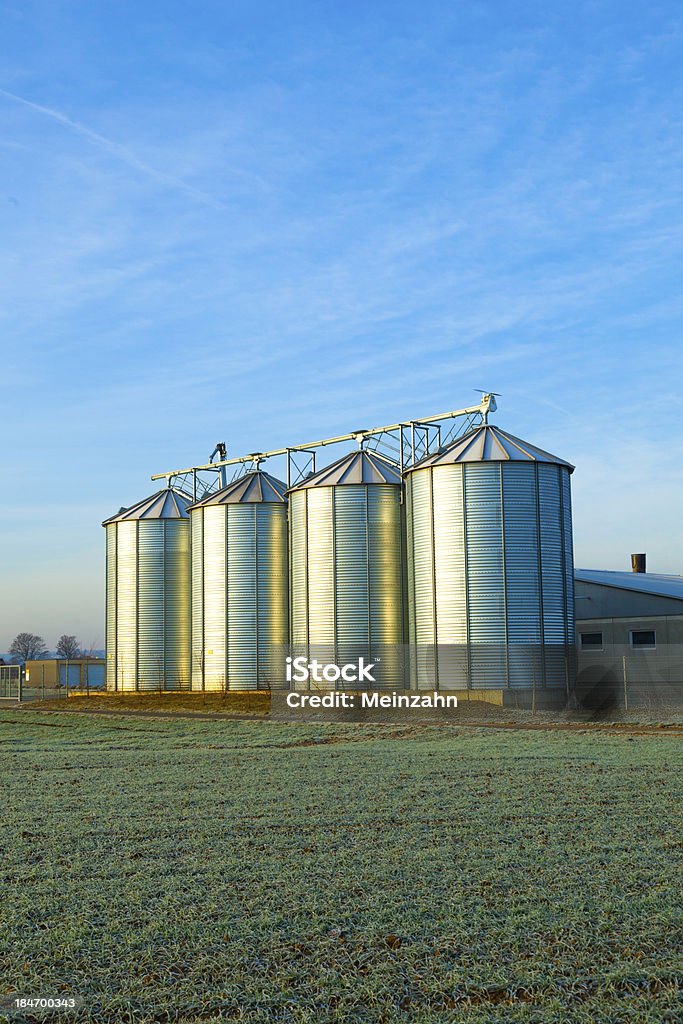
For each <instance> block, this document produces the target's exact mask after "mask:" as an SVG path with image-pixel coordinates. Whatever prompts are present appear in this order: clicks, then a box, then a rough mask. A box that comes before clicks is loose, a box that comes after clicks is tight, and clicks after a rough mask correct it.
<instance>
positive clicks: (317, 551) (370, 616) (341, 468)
mask: <svg viewBox="0 0 683 1024" xmlns="http://www.w3.org/2000/svg"><path fill="white" fill-rule="evenodd" d="M401 496H402V482H401V476H400V472H399V470H398V467H397V466H395V465H394V464H393V463H392V462H389V461H388V460H387V459H385V458H383V457H382V456H380V455H378V454H377V453H375V452H370V451H365V450H360V451H356V452H351V453H349V454H347V455H345V456H343V457H342V458H341V459H338V460H337V461H336V462H334V463H332V465H330V466H326V467H325V468H324V469H322V470H320V471H319V472H317V473H314V474H313V475H312V476H310V477H308V478H307V479H305V480H304V481H303V482H302V483H299V484H298V485H297V486H295V487H294V488H292V490H291V491H290V492H289V518H290V581H291V589H290V593H291V598H290V609H291V610H290V614H291V645H292V656H293V657H297V656H298V657H305V658H307V659H308V661H309V662H310V661H311V660H312V659H313V658H315V659H318V660H319V661H321V662H322V663H324V664H325V665H328V666H330V670H331V675H329V676H328V675H326V676H325V679H326V682H322V683H318V684H317V685H322V686H336V687H337V688H341V689H351V688H353V682H354V680H353V679H352V678H351V677H349V676H347V677H346V679H345V680H344V679H342V680H333V679H332V676H333V675H334V665H337V666H340V667H341V666H343V665H347V664H351V665H352V664H353V663H357V662H358V659H360V658H364V659H365V660H366V662H367V661H368V660H371V662H373V663H374V664H375V666H376V668H375V670H374V671H373V679H374V685H376V686H377V687H397V686H403V685H404V678H403V668H402V646H401V645H402V643H403V640H404V625H403V615H404V602H403V562H404V559H403V546H402V504H401ZM295 682H296V680H295ZM309 683H310V685H311V686H315V685H316V683H315V681H310V680H309V681H308V682H307V683H306V685H309ZM366 685H373V684H372V683H369V684H368V683H367V682H366Z"/></svg>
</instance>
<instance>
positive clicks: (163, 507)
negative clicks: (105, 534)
mask: <svg viewBox="0 0 683 1024" xmlns="http://www.w3.org/2000/svg"><path fill="white" fill-rule="evenodd" d="M191 504H192V498H191V497H190V496H189V494H185V492H184V491H179V490H178V489H177V488H175V487H165V488H164V489H163V490H162V491H157V492H156V493H155V494H150V496H149V497H148V498H143V499H142V501H138V502H136V503H135V504H134V505H131V506H130V507H129V508H124V509H123V511H121V512H117V513H116V515H114V516H110V517H109V519H105V521H104V522H103V523H102V525H103V526H108V525H109V523H122V522H125V521H126V520H131V519H133V520H134V519H188V518H189V513H188V511H187V510H188V508H189V506H190V505H191Z"/></svg>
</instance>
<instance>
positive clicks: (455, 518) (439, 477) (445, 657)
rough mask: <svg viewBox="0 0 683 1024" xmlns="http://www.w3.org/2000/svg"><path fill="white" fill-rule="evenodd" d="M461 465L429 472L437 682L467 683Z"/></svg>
mask: <svg viewBox="0 0 683 1024" xmlns="http://www.w3.org/2000/svg"><path fill="white" fill-rule="evenodd" d="M462 469H463V467H462V466H452V467H450V470H451V471H450V472H446V473H434V472H432V474H431V480H432V493H433V500H434V516H433V531H434V592H435V601H434V607H435V613H436V623H437V632H436V640H437V643H438V644H439V685H440V687H441V688H442V689H448V688H454V689H462V688H463V687H466V686H467V676H468V671H469V662H468V653H467V573H466V564H467V559H466V554H465V521H464V517H463V514H462V508H463V494H464V490H463V489H464V476H463V472H462Z"/></svg>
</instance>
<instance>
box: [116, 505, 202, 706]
mask: <svg viewBox="0 0 683 1024" xmlns="http://www.w3.org/2000/svg"><path fill="white" fill-rule="evenodd" d="M191 501H192V499H191V498H190V497H189V496H188V495H187V494H185V493H184V492H183V491H179V490H176V489H173V488H166V489H164V490H162V491H157V492H156V494H152V495H151V496H150V497H149V498H144V499H143V500H142V501H139V502H138V503H137V504H135V505H132V506H131V507H130V508H127V509H121V511H120V512H118V513H117V514H116V515H115V516H111V518H109V519H107V520H106V521H105V522H104V523H103V524H102V525H103V526H104V527H105V528H106V531H107V570H106V572H107V587H106V605H107V607H106V647H107V689H109V690H180V689H189V688H190V519H189V515H188V512H187V509H188V506H189V505H190V504H191Z"/></svg>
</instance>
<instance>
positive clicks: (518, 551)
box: [406, 425, 574, 689]
mask: <svg viewBox="0 0 683 1024" xmlns="http://www.w3.org/2000/svg"><path fill="white" fill-rule="evenodd" d="M572 471H573V466H571V465H570V464H569V463H568V462H565V461H564V460H562V459H559V458H557V457H556V456H554V455H550V454H549V453H548V452H544V451H542V450H541V449H540V448H536V447H535V446H534V445H530V444H528V443H527V442H526V441H521V440H520V439H519V438H517V437H513V436H512V435H511V434H508V433H506V432H505V431H503V430H501V429H500V428H498V427H495V426H489V425H485V426H481V427H478V428H476V429H475V430H473V431H472V432H470V433H469V434H467V435H466V436H464V437H462V438H459V439H458V440H457V441H455V442H453V444H451V445H449V446H448V447H447V448H445V449H444V450H443V451H441V452H438V453H437V454H435V455H431V456H429V457H427V458H426V459H423V460H422V461H421V462H419V463H417V464H416V465H415V466H413V467H412V468H411V469H410V470H408V472H407V475H406V525H407V548H408V605H409V623H410V639H411V643H412V644H413V645H415V646H414V652H415V657H414V659H413V663H414V670H413V678H412V683H413V685H418V686H420V687H425V688H427V687H428V688H431V687H432V686H438V687H439V688H449V687H452V688H456V689H457V688H464V687H471V688H476V689H479V688H483V689H493V688H510V687H514V688H533V687H534V686H537V687H539V688H542V687H548V688H551V687H554V688H564V687H565V686H566V685H567V682H568V673H571V662H570V658H571V650H572V648H573V644H574V592H573V585H574V569H573V554H572V527H571V496H570V474H571V473H572Z"/></svg>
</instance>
